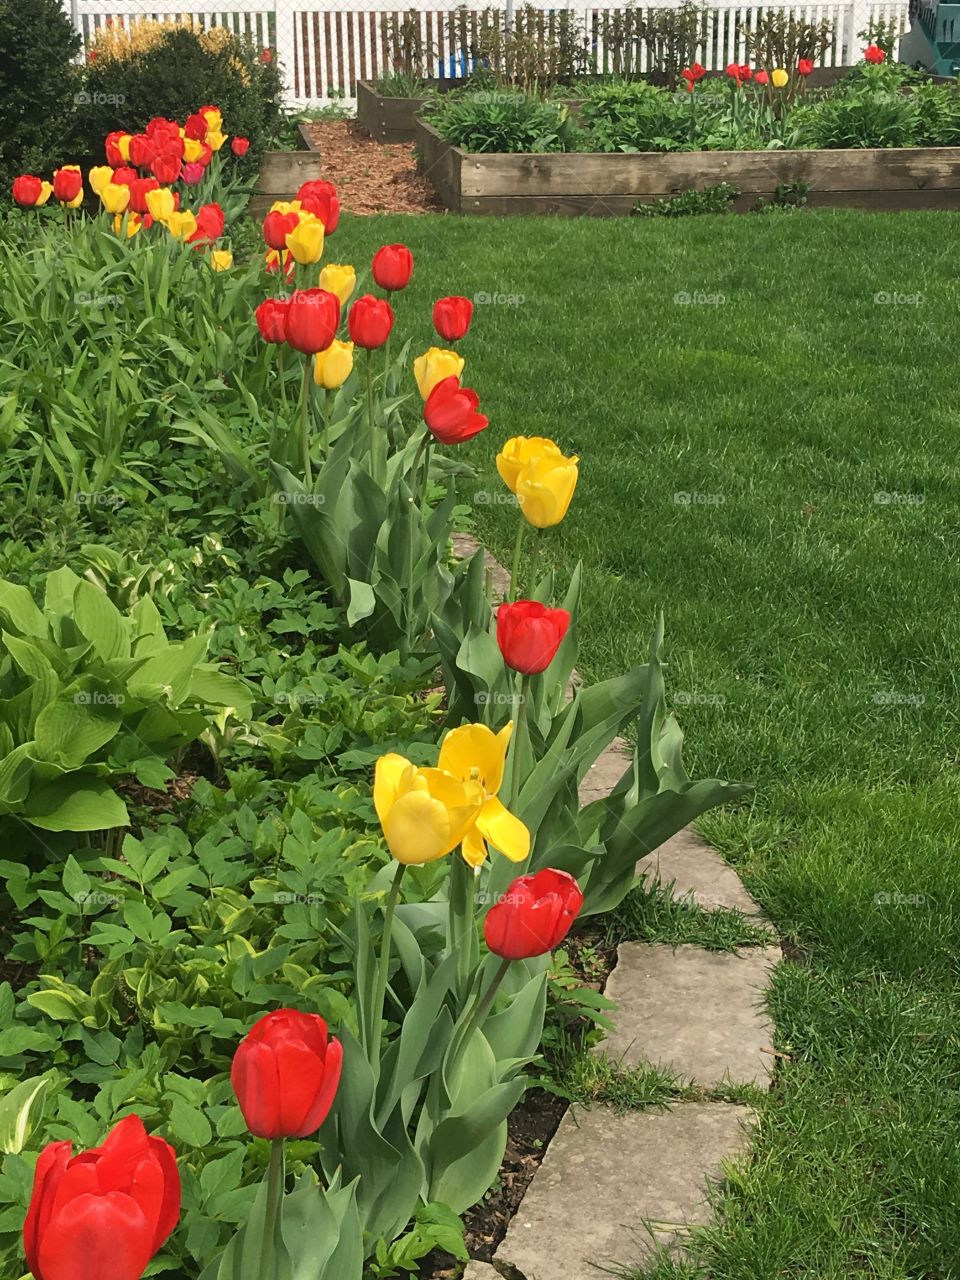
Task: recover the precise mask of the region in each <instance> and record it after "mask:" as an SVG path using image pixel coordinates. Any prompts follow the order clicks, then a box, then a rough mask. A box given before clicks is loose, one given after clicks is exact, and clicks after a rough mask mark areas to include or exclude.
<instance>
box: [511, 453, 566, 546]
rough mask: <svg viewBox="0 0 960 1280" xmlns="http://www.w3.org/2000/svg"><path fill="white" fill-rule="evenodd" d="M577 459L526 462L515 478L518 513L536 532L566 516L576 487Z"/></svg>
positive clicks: (543, 459) (545, 457)
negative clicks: (518, 505)
mask: <svg viewBox="0 0 960 1280" xmlns="http://www.w3.org/2000/svg"><path fill="white" fill-rule="evenodd" d="M578 461H579V459H578V458H565V457H563V455H562V454H561V455H560V457H559V458H554V457H549V456H543V457H540V458H536V459H534V461H533V462H529V463H528V464H527V465H526V466H525V467H524V468H523V470H522V471H521V472H520V475H519V476H518V478H517V488H516V494H517V501H518V502H519V504H520V513H521V515H522V516H523V517H524V519H525V520H527V521H528V522H529V523H530V524H532V525H533V526H534V528H536V529H551V528H552V527H553V526H554V525H555V524H559V523H560V521H561V520H562V519H563V517H564V516H565V515H566V514H567V510H568V508H569V506H570V503H571V501H572V499H573V491H574V489H576V487H577V474H578V473H577V463H578Z"/></svg>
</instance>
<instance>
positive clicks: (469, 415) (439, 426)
mask: <svg viewBox="0 0 960 1280" xmlns="http://www.w3.org/2000/svg"><path fill="white" fill-rule="evenodd" d="M479 405H480V397H479V396H478V395H477V393H476V392H475V391H474V390H473V388H472V387H461V385H460V379H459V378H444V379H443V380H442V381H440V382H438V383H437V385H436V386H435V387H434V388H433V390H432V391H431V392H430V394H429V395H428V396H427V399H426V403H425V404H424V406H423V420H424V422H425V423H426V424H427V426H428V427H429V428H430V431H431V433H432V434H433V435H434V436H435V437H436V439H437V440H439V441H440V443H441V444H463V442H464V441H465V440H470V439H471V438H472V437H473V436H475V435H479V434H480V432H481V431H484V430H485V429H486V428H487V427H488V426H489V425H490V419H489V418H487V417H485V416H484V415H483V414H482V413H480V411H479Z"/></svg>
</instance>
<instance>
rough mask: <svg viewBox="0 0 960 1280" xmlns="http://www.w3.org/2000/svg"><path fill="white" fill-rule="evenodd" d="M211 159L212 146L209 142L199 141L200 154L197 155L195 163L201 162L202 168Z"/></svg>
mask: <svg viewBox="0 0 960 1280" xmlns="http://www.w3.org/2000/svg"><path fill="white" fill-rule="evenodd" d="M212 159H213V147H211V145H210V143H209V142H201V143H200V154H199V156H197V164H202V165H203V167H204V169H205V168H206V167H207V165H208V164H209V163H210V161H211V160H212Z"/></svg>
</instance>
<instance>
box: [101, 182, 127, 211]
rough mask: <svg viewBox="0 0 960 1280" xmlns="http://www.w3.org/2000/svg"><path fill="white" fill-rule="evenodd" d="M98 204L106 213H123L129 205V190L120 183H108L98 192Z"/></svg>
mask: <svg viewBox="0 0 960 1280" xmlns="http://www.w3.org/2000/svg"><path fill="white" fill-rule="evenodd" d="M100 202H101V204H102V205H103V207H104V208H105V209H106V211H107V213H114V214H116V213H123V211H124V210H125V209H126V207H127V205H128V204H129V203H130V188H129V187H128V186H125V185H123V184H121V183H116V182H108V183H107V185H106V186H105V187H104V188H103V190H102V191H101V192H100Z"/></svg>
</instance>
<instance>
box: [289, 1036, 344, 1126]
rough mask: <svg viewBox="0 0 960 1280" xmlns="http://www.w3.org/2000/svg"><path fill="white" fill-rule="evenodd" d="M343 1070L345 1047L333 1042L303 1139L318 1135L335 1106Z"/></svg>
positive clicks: (337, 1041)
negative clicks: (334, 1101) (334, 1102)
mask: <svg viewBox="0 0 960 1280" xmlns="http://www.w3.org/2000/svg"><path fill="white" fill-rule="evenodd" d="M342 1070H343V1045H342V1044H341V1043H340V1041H339V1040H331V1041H330V1043H329V1045H328V1046H327V1052H326V1055H325V1057H324V1062H323V1080H322V1082H321V1085H320V1089H319V1091H318V1092H317V1095H316V1097H315V1098H314V1100H313V1105H312V1106H311V1108H310V1110H309V1111H308V1113H307V1115H306V1118H305V1119H304V1122H303V1128H302V1129H301V1131H300V1135H299V1136H300V1137H301V1138H308V1137H309V1136H310V1134H312V1133H316V1131H317V1130H318V1129H319V1128H320V1126H321V1125H322V1124H323V1122H324V1120H326V1118H327V1116H328V1115H329V1114H330V1108H331V1107H332V1106H333V1100H334V1098H335V1097H336V1094H337V1088H338V1086H339V1084H340V1074H341V1072H342Z"/></svg>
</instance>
